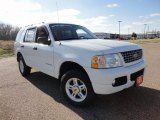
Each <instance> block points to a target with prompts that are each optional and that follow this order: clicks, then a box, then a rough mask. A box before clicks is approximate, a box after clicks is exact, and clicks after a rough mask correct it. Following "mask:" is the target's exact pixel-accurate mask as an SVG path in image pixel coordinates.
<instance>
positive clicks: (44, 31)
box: [36, 26, 48, 42]
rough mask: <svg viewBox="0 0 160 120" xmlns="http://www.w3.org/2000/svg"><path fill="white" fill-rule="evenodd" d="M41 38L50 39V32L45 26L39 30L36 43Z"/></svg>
mask: <svg viewBox="0 0 160 120" xmlns="http://www.w3.org/2000/svg"><path fill="white" fill-rule="evenodd" d="M40 37H48V31H47V29H45V26H41V27H38V28H37V33H36V42H37V39H38V38H40Z"/></svg>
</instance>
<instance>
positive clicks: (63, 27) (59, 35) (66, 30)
mask: <svg viewBox="0 0 160 120" xmlns="http://www.w3.org/2000/svg"><path fill="white" fill-rule="evenodd" d="M50 29H51V31H52V34H53V36H54V39H55V41H59V40H60V41H61V40H77V39H97V37H96V36H95V35H94V34H93V33H92V32H90V31H89V30H88V29H87V28H85V27H82V26H79V25H71V24H50Z"/></svg>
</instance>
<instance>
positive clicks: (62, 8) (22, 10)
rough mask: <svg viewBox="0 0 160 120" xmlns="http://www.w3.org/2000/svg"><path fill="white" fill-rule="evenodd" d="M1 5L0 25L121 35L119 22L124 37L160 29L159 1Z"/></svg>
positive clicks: (51, 0) (26, 0) (14, 1)
mask: <svg viewBox="0 0 160 120" xmlns="http://www.w3.org/2000/svg"><path fill="white" fill-rule="evenodd" d="M0 3H1V4H0V22H4V23H9V24H12V25H14V26H19V27H23V26H26V25H29V24H34V23H40V22H55V23H58V22H60V23H74V24H78V25H82V26H85V27H87V28H88V29H90V30H91V31H92V32H107V33H119V25H118V21H122V22H121V24H120V25H121V27H120V31H121V34H128V33H129V34H131V33H132V32H136V33H143V32H144V29H145V30H146V31H152V30H156V31H158V30H160V0H0ZM56 3H57V5H56ZM57 11H58V12H57ZM57 14H58V15H57ZM58 16H59V17H58ZM144 24H147V25H146V27H145V25H144Z"/></svg>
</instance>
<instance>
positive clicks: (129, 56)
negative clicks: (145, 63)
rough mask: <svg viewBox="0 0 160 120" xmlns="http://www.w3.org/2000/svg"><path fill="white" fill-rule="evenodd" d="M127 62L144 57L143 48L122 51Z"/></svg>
mask: <svg viewBox="0 0 160 120" xmlns="http://www.w3.org/2000/svg"><path fill="white" fill-rule="evenodd" d="M121 55H122V57H123V59H124V62H125V63H130V62H134V61H136V60H139V59H141V58H142V49H138V50H132V51H126V52H121Z"/></svg>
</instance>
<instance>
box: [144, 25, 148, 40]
mask: <svg viewBox="0 0 160 120" xmlns="http://www.w3.org/2000/svg"><path fill="white" fill-rule="evenodd" d="M146 26H147V24H144V38H145V31H146Z"/></svg>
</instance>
